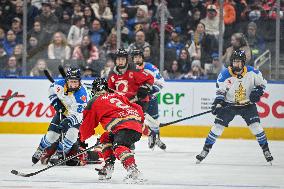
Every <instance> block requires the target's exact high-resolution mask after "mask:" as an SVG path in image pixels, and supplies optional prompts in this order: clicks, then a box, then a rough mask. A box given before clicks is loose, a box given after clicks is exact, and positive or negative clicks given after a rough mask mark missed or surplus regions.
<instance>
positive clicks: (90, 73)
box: [83, 65, 94, 78]
mask: <svg viewBox="0 0 284 189" xmlns="http://www.w3.org/2000/svg"><path fill="white" fill-rule="evenodd" d="M84 77H85V78H88V77H94V70H93V68H92V67H91V66H89V65H86V66H84V67H83V78H84Z"/></svg>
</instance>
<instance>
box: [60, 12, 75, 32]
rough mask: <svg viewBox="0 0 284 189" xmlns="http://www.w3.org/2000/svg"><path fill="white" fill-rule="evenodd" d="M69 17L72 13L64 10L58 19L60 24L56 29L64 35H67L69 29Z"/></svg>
mask: <svg viewBox="0 0 284 189" xmlns="http://www.w3.org/2000/svg"><path fill="white" fill-rule="evenodd" d="M71 15H72V13H71V12H70V11H68V10H64V11H63V12H62V17H61V18H60V21H59V22H60V24H59V27H58V31H61V32H62V33H64V34H65V35H68V32H69V30H70V28H71Z"/></svg>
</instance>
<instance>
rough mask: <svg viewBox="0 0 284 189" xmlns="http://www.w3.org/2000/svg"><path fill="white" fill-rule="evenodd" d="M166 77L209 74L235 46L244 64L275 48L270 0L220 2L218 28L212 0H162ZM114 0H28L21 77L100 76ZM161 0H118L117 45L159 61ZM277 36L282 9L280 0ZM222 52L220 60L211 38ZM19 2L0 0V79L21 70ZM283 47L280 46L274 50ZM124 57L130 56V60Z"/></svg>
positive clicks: (109, 57) (110, 61) (111, 49)
mask: <svg viewBox="0 0 284 189" xmlns="http://www.w3.org/2000/svg"><path fill="white" fill-rule="evenodd" d="M165 3H166V10H165V20H166V23H165V24H166V25H165V41H164V42H165V60H164V62H165V64H164V65H165V66H164V67H165V70H161V72H162V73H163V75H164V77H165V79H185V80H188V79H216V78H217V76H218V73H219V72H220V71H221V70H222V69H223V68H224V67H226V66H228V65H229V57H230V55H231V54H232V51H233V50H235V49H242V50H244V51H245V52H246V55H247V64H248V65H253V63H254V60H255V59H256V58H257V57H259V56H260V55H261V54H262V53H263V52H265V50H267V49H269V50H271V51H273V50H275V49H274V47H273V45H274V43H275V29H274V28H275V24H276V23H275V19H276V7H275V6H276V1H275V0H247V1H245V0H225V1H224V7H223V8H224V19H223V21H222V22H223V23H222V24H223V30H222V31H220V30H219V22H220V17H219V10H220V9H219V8H220V7H219V6H220V5H219V4H218V1H215V0H213V1H212V0H203V1H202V0H174V1H171V0H166V1H165ZM116 6H117V5H116V0H81V1H79V0H27V32H28V33H27V37H26V39H27V54H26V56H27V67H26V70H27V74H26V75H27V76H33V77H35V76H43V70H44V69H48V70H49V71H50V73H51V74H52V75H53V76H58V70H57V67H58V65H59V64H62V65H64V67H65V68H67V67H68V66H71V65H72V64H77V65H79V66H80V67H81V68H82V70H83V73H84V76H85V77H96V76H101V77H107V76H108V73H109V72H110V70H111V69H112V68H113V66H114V53H115V51H116V49H117V48H118V47H117V35H116V32H117V31H116V19H117V11H116ZM161 9H162V6H161V0H122V8H121V40H122V41H121V46H122V47H124V48H126V49H128V51H129V53H131V52H132V50H133V49H137V48H138V49H141V50H143V52H144V56H145V60H146V61H147V62H150V63H152V64H154V65H156V66H159V56H160V52H159V46H160V41H159V40H160V35H159V34H160V18H161ZM280 9H281V11H280V18H281V30H280V31H281V33H280V39H281V41H282V42H283V39H284V26H283V20H284V19H283V11H284V2H283V1H281V6H280ZM220 36H223V39H224V51H223V54H222V55H221V57H222V58H221V61H219V54H218V40H219V37H220ZM23 39H24V38H23V2H22V1H20V0H0V77H18V76H23V75H22V74H23V70H22V54H23V52H24V51H23ZM281 53H283V49H281ZM129 60H130V61H131V59H129Z"/></svg>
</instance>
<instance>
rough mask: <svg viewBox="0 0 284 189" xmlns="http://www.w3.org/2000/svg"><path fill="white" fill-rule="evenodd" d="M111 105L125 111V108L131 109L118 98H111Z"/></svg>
mask: <svg viewBox="0 0 284 189" xmlns="http://www.w3.org/2000/svg"><path fill="white" fill-rule="evenodd" d="M109 101H110V103H112V104H115V105H116V106H117V107H119V108H121V109H125V108H129V107H130V106H128V105H126V104H123V102H121V101H120V100H119V99H117V98H111V99H109Z"/></svg>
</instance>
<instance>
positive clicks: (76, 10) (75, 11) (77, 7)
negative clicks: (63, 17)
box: [72, 1, 84, 18]
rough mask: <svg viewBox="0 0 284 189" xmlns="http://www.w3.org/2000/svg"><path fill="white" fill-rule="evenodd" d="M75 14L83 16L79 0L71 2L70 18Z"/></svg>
mask: <svg viewBox="0 0 284 189" xmlns="http://www.w3.org/2000/svg"><path fill="white" fill-rule="evenodd" d="M75 16H81V17H82V16H84V13H83V11H82V6H81V3H80V1H77V2H76V1H75V2H74V4H73V15H72V18H73V17H75Z"/></svg>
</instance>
